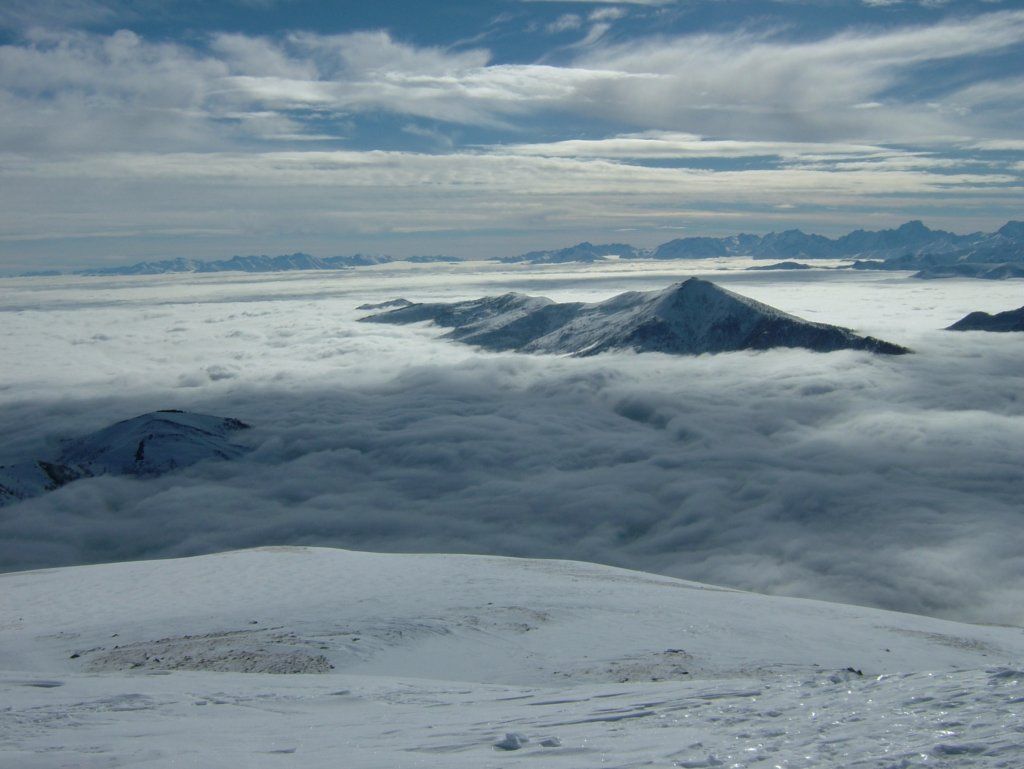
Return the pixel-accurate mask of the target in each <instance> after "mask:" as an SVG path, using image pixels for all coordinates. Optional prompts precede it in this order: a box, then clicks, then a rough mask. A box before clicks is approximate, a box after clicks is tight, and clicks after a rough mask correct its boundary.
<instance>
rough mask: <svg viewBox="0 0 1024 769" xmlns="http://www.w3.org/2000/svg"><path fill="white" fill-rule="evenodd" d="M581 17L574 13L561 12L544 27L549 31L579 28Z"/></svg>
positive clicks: (555, 31) (581, 22) (556, 31)
mask: <svg viewBox="0 0 1024 769" xmlns="http://www.w3.org/2000/svg"><path fill="white" fill-rule="evenodd" d="M581 24H583V19H582V18H580V16H579V14H576V13H563V14H562V15H561V16H559V17H558V18H557V19H555V20H554V21H553V22H551V23H550V24H548V25H546V26H545V27H544V29H545V31H547V32H550V33H553V34H554V33H558V32H565V31H567V30H570V29H579V28H580V25H581Z"/></svg>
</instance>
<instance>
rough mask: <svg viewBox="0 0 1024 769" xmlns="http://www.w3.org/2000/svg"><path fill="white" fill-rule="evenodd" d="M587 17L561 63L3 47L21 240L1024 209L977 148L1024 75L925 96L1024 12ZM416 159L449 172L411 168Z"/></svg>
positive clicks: (2, 88) (1003, 136) (36, 38)
mask: <svg viewBox="0 0 1024 769" xmlns="http://www.w3.org/2000/svg"><path fill="white" fill-rule="evenodd" d="M618 7H619V6H601V7H599V8H596V9H588V10H592V11H596V12H598V13H600V12H609V13H610V12H612V11H613V10H615V9H616V8H618ZM577 15H578V16H579V17H580V19H581V29H582V28H584V26H585V28H586V29H587V32H586V35H585V37H584V38H583V40H581V41H579V42H577V43H576V44H574V45H573V46H569V47H566V48H563V49H561V55H562V56H563V58H564V59H565V60H564V61H562V62H561V63H559V64H536V63H516V62H509V61H505V60H502V61H495V60H494V59H493V57H492V54H491V52H490V51H488V50H485V49H482V48H472V49H468V50H462V49H460V50H452V49H451V48H442V47H432V46H420V45H415V44H412V43H409V42H406V41H402V40H399V39H397V38H396V37H395V36H393V35H391V34H389V33H387V32H385V31H380V30H377V31H361V32H354V33H349V34H341V35H318V34H313V33H308V32H303V33H293V34H286V35H280V36H275V37H267V36H253V35H242V34H215V35H213V36H211V37H210V38H208V39H207V40H205V41H199V42H195V43H194V44H191V45H186V44H184V43H173V42H157V41H153V40H149V39H146V38H144V37H141V36H139V35H137V34H135V33H133V32H130V31H127V30H122V31H120V32H117V33H114V34H111V35H98V34H87V33H81V32H67V31H48V32H43V31H38V30H36V31H32V32H27V33H25V34H24V36H23V37H21V38H18V39H17V40H15V41H14V42H12V43H10V44H8V45H3V46H0V146H2V147H3V148H4V153H3V155H2V157H0V174H3V180H4V184H3V185H2V191H0V202H2V203H3V207H2V209H0V210H3V214H2V215H0V241H2V242H4V243H26V242H28V241H30V240H32V239H35V240H36V241H37V242H38V243H43V242H44V241H45V240H46V239H47V238H49V239H52V240H54V241H58V240H65V239H68V238H77V239H79V240H83V241H90V243H91V244H92V245H90V246H89V248H88V249H81V248H79V247H78V245H76V247H75V249H74V250H73V251H68V252H65V251H63V249H62V250H57V249H56V248H53V247H51V248H50V251H49V252H48V254H49V256H50V257H51V258H53V259H54V260H59V261H65V262H66V261H68V260H69V259H72V258H76V257H77V258H80V259H82V260H84V259H86V257H89V255H90V254H92V255H96V254H103V256H104V258H110V259H114V258H116V257H117V253H116V252H113V253H108V251H107V248H108V247H107V246H106V245H103V243H102V242H100V241H101V240H104V239H108V238H120V239H124V240H125V242H126V243H127V239H130V238H137V239H138V240H137V241H136V242H139V243H142V242H144V241H145V240H146V239H147V238H149V239H150V240H149V241H148V242H146V247H147V250H148V251H149V252H152V251H153V250H154V249H155V248H156V246H155V245H154V243H155V241H154V240H153V238H156V237H158V236H170V235H172V234H175V233H177V234H181V235H185V234H190V235H191V236H193V237H194V242H195V244H198V245H199V246H201V247H202V248H203V249H205V251H204V252H203V254H199V255H209V256H223V255H224V253H223V249H232V250H233V249H236V248H242V247H243V246H242V245H239V243H240V242H241V241H245V242H254V241H256V240H257V239H263V240H265V239H266V238H267V237H270V236H275V237H277V238H279V239H280V240H281V241H284V240H287V239H288V237H289V236H290V235H297V236H299V237H301V238H302V239H303V240H305V236H306V235H310V236H311V237H313V238H315V240H316V242H317V243H327V242H330V241H338V240H349V241H350V240H352V239H353V238H359V237H360V236H361V235H362V234H365V233H368V232H369V233H382V232H398V231H404V232H442V231H448V232H454V233H468V232H471V231H476V232H482V231H485V230H490V231H492V232H493V231H497V230H500V229H504V230H507V231H510V230H516V231H519V232H538V231H551V230H554V229H557V228H562V229H563V231H566V232H568V231H570V230H571V231H573V232H574V233H578V234H580V235H581V236H582V237H590V236H591V233H590V232H589V231H588V230H590V229H591V228H600V227H606V223H613V224H612V226H613V228H617V227H621V226H627V227H630V226H632V227H636V226H644V227H652V228H653V227H663V226H670V227H671V226H682V225H684V224H688V223H691V222H692V221H693V220H692V219H691V218H689V217H690V215H691V214H692V213H693V211H695V210H697V211H703V212H704V213H702V214H701V217H702V220H703V221H704V222H707V221H709V220H710V218H713V217H730V216H735V215H739V214H741V213H743V212H748V213H749V212H750V211H751V210H752V209H753V210H755V211H757V212H760V214H761V217H762V218H761V219H760V221H761V222H762V223H767V222H774V221H777V219H774V218H771V217H774V216H776V215H777V213H778V212H779V211H781V210H784V209H780V208H778V206H780V205H789V206H800V207H803V209H804V210H805V213H806V212H809V211H810V212H820V211H822V210H823V208H822V207H825V206H832V207H837V208H839V209H841V211H840V214H841V218H842V221H841V222H840V221H836V222H835V224H834V226H841V225H842V224H845V223H849V224H851V225H854V224H861V223H863V216H864V215H865V214H866V213H873V212H875V211H884V210H890V211H894V212H906V214H905V216H906V218H920V217H923V216H928V214H929V212H930V211H936V212H939V213H941V215H943V216H945V217H947V219H946V220H945V222H944V224H946V226H955V224H954V222H955V221H956V219H960V220H962V221H964V222H969V224H968V223H965V224H964V225H963V226H965V227H969V228H977V227H979V226H989V225H990V224H992V222H993V221H994V219H996V218H1003V219H1005V218H1009V217H1010V216H1012V213H1010V212H1011V211H1012V210H1015V209H1016V208H1018V207H1019V206H1018V204H1017V201H1016V200H1015V199H1014V197H1015V195H1019V187H1017V188H1015V187H1014V185H1019V173H1018V171H1017V170H1016V167H1015V165H1014V162H1015V161H1016V160H1017V159H1016V158H1009V159H1007V158H998V157H995V158H994V157H992V156H987V157H984V158H981V157H978V156H977V155H974V156H971V155H969V153H971V152H974V153H979V152H984V151H985V150H981V149H976V150H971V149H970V148H971V146H972V145H977V146H980V145H979V142H1000V141H1001V142H1006V141H1013V140H1014V137H1015V135H1016V134H1015V133H1014V131H1016V130H1017V126H1019V124H1020V117H1021V109H1022V106H1021V104H1022V103H1021V100H1020V98H1019V93H1020V92H1021V88H1020V83H1019V78H1017V77H1006V76H1000V77H989V78H987V79H986V78H983V77H981V75H977V76H976V77H975V78H974V79H971V78H969V77H968V78H967V80H966V82H963V83H960V84H959V85H957V86H955V87H954V86H952V85H950V87H949V89H948V91H947V92H938V93H936V92H934V90H935V89H932V91H933V92H930V93H929V94H928V98H927V100H924V97H922V96H919V95H917V91H916V90H915V89H914V87H912V86H913V84H915V83H917V82H918V81H919V78H920V77H921V73H922V72H927V71H929V68H932V67H936V66H938V65H940V64H942V63H943V62H948V61H951V60H959V59H957V58H956V57H960V58H961V59H964V60H965V61H974V59H971V57H976V58H978V57H983V56H987V55H988V54H989V53H991V52H993V51H996V52H1001V53H1006V52H1008V51H1010V50H1012V49H1013V47H1014V46H1018V47H1019V45H1020V42H1021V40H1022V39H1024V14H1022V13H1021V12H1018V11H1005V12H995V13H989V14H983V15H979V16H975V17H973V18H949V19H946V20H944V21H940V22H937V23H935V24H931V25H926V26H915V27H903V28H896V29H889V30H882V29H875V28H864V29H859V30H855V31H848V32H845V33H841V34H834V35H832V36H830V37H825V38H820V39H810V40H808V39H801V40H792V39H788V38H787V37H786V36H785V34H784V33H783V32H782V31H779V30H767V31H765V30H762V31H759V32H757V33H754V32H752V31H749V30H746V31H738V32H731V33H715V34H711V33H707V34H689V35H682V36H672V37H653V38H644V39H642V40H632V41H629V42H617V43H609V42H607V40H606V37H607V36H606V35H605V32H606V31H607V25H608V24H609V23H611V22H610V21H601V22H587V23H586V24H585V25H584V24H583V21H582V19H583V16H584V14H577ZM965 71H967V72H968V73H969V72H970V71H973V70H972V69H971V68H970V67H965ZM940 82H941V79H940ZM901 89H902V90H901ZM903 91H906V93H905V94H904V95H902V96H901V95H900V94H901V93H903ZM409 126H420V128H423V127H424V126H426V127H427V129H428V130H430V131H438V132H439V133H438V137H439V138H440V140H439V141H436V142H432V143H431V144H429V145H425V144H424V143H423V142H422V138H424V137H422V136H420V137H419V138H416V137H417V136H418V134H416V133H415V131H416V130H418V129H413V131H410V130H405V129H406V128H407V127H409ZM403 127H405V128H403ZM420 134H422V131H420ZM467 136H471V137H473V141H474V142H475V143H474V144H473V145H471V146H470V145H467V144H466V141H467V139H466V138H464V137H467ZM381 137H384V138H383V139H381ZM444 137H447V139H445V138H444ZM536 137H543V140H540V141H538V140H536ZM579 137H587V138H579ZM375 142H376V143H377V144H376V145H375V144H374V143H375ZM383 142H387V144H386V145H385V144H383ZM367 144H370V145H371V146H369V147H368V146H367ZM412 147H415V148H417V149H421V150H422V149H424V148H425V147H426V149H428V150H429V151H430V153H432V154H425V153H424V152H411V151H400V150H401V149H403V148H404V149H406V150H408V149H409V148H412ZM357 148H358V149H357ZM872 148H878V152H874V150H873V149H872ZM730 159H731V160H733V161H741V160H742V161H743V162H742V163H740V162H733V163H732V164H731V165H730V164H729V163H726V162H722V161H727V160H730ZM661 161H667V162H661ZM673 161H680V162H679V163H676V165H689V166H691V167H689V168H679V167H675V168H673V167H665V166H671V165H673ZM682 161H687V162H686V163H684V162H682ZM658 166H661V167H658ZM692 166H698V167H692ZM101 180H102V182H101ZM15 183H16V184H17V185H18V187H17V190H15ZM100 184H103V185H105V186H104V187H103V188H102V190H101V191H99V192H97V190H98V187H97V185H100ZM275 187H276V189H275ZM325 189H329V190H330V191H331V195H332V197H331V198H330V199H326V198H324V196H323V192H324V190H325ZM282 196H283V197H282ZM227 198H230V199H231V200H232V201H233V204H232V206H231V207H229V208H227V209H225V208H224V206H223V205H222V201H223V200H225V199H227ZM33 200H34V201H39V200H45V201H47V204H46V206H42V207H41V206H39V205H37V204H31V205H30V203H31V201H33ZM712 206H714V207H715V210H714V211H710V208H711V207H712ZM770 212H774V213H770ZM840 214H836V216H840ZM389 217H390V219H389ZM982 217H988V219H987V220H986V221H985V223H984V224H982V222H981V221H980V219H981V218H982ZM682 219H686V221H681V220H682ZM791 221H792V220H791ZM803 221H807V220H806V219H804V220H803ZM746 226H754V225H752V224H748V225H746ZM765 226H770V225H765ZM274 227H277V229H274ZM202 233H208V237H205V236H202V235H201V234H202ZM215 233H217V234H215ZM232 237H235V238H238V240H235V241H233V242H231V243H230V244H229V243H228V240H229V239H230V238H232ZM363 242H364V243H365V241H363ZM191 245H192V244H190V247H191ZM252 247H254V248H261V249H262V248H264V247H263V246H259V245H257V246H252ZM296 247H297V245H296V244H282V248H284V249H286V250H294V248H296ZM362 247H365V246H362ZM42 248H43V247H42V246H39V247H38V249H37V250H36V251H32V250H31V249H29V248H27V247H24V248H23V247H18V248H16V249H6V254H7V255H6V256H5V259H6V260H7V261H8V263H9V264H10V263H12V262H14V261H15V260H17V261H18V263H19V264H21V263H24V262H26V261H27V260H29V259H30V258H31V256H30V255H31V254H32V253H38V252H39V250H40V249H42ZM120 248H123V249H125V250H127V249H128V248H129V246H128V245H125V246H123V247H120ZM160 248H168V246H167V245H166V244H165V245H163V246H160ZM488 250H489V252H490V253H494V251H493V246H488ZM69 254H70V255H69ZM173 255H174V256H177V255H179V254H173ZM132 256H135V255H134V254H132ZM89 258H90V261H93V260H94V259H93V257H89ZM13 268H14V269H17V266H14V267H13Z"/></svg>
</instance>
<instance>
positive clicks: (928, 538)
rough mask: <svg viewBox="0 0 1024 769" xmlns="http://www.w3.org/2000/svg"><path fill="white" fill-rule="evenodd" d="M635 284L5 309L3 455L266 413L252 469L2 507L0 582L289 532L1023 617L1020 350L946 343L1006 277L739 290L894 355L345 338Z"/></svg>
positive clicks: (258, 285)
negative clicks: (143, 416) (551, 347)
mask: <svg viewBox="0 0 1024 769" xmlns="http://www.w3.org/2000/svg"><path fill="white" fill-rule="evenodd" d="M642 269H643V268H630V270H631V271H629V272H622V271H620V272H618V273H607V272H601V269H600V268H594V269H593V270H582V271H574V272H565V273H558V272H555V271H551V272H550V273H548V274H546V275H545V276H536V275H535V274H534V275H529V276H525V275H524V276H517V275H516V273H515V272H510V273H501V274H498V273H495V274H493V275H482V274H478V273H475V274H474V273H470V272H468V271H465V270H464V269H453V271H452V273H450V274H449V275H447V276H445V277H443V278H441V277H431V276H430V275H428V274H426V273H422V272H417V271H415V270H411V269H406V270H404V271H403V270H380V271H377V273H376V274H374V275H372V276H371V275H364V276H362V277H359V276H344V277H328V278H324V277H322V276H317V277H316V278H311V277H309V276H293V277H290V278H280V277H276V278H274V279H272V280H268V279H252V278H238V277H235V278H211V279H205V278H196V279H194V280H187V281H184V282H179V281H178V280H170V279H166V278H164V279H144V280H128V281H97V282H95V283H93V282H90V285H89V287H88V288H87V289H85V290H83V289H81V288H77V287H74V286H72V285H70V284H68V283H65V282H62V281H60V280H56V281H51V282H47V281H26V282H24V283H23V285H24V289H23V290H19V291H17V292H11V294H9V299H8V303H9V306H8V307H7V310H6V311H5V317H6V318H9V319H10V320H11V321H12V326H11V328H12V330H13V331H14V332H15V333H14V337H15V338H17V339H19V340H20V341H17V342H10V343H8V346H9V347H10V351H9V354H12V355H21V356H23V357H22V359H23V360H25V361H26V363H25V365H24V366H23V368H22V370H21V371H20V372H18V373H17V374H16V375H15V376H14V377H13V378H12V380H11V382H10V384H9V387H8V389H7V390H6V391H5V392H4V393H3V402H2V405H0V429H3V430H4V433H5V435H7V436H10V439H9V440H8V441H7V442H6V444H5V452H8V455H7V456H5V457H4V458H3V460H0V461H8V460H9V459H13V458H14V456H13V455H18V456H25V454H29V455H33V452H34V453H35V454H42V453H44V451H43V449H44V448H45V447H46V446H47V445H48V444H52V442H53V441H55V440H56V438H57V437H58V436H60V435H68V434H69V433H71V434H74V433H79V432H87V431H89V430H92V429H95V428H96V427H100V426H102V425H105V424H107V423H109V422H111V421H114V420H115V419H118V418H123V417H125V416H131V415H133V414H135V413H142V412H144V411H146V410H149V409H152V408H157V407H160V408H169V407H178V408H193V409H196V410H202V411H205V412H207V413H213V414H221V415H225V416H234V417H238V418H241V419H243V420H245V421H247V422H250V423H252V424H253V425H254V429H253V430H252V431H251V433H248V434H247V435H246V436H245V440H247V441H249V442H250V446H251V447H252V449H253V451H252V453H251V454H250V455H248V458H247V459H245V460H240V461H237V462H233V463H211V464H206V465H199V466H195V467H193V468H190V469H188V470H185V471H183V472H181V473H179V474H176V475H169V476H165V477H163V478H160V479H156V480H149V481H138V480H129V479H124V478H96V479H90V480H87V481H83V482H78V483H75V484H72V485H70V486H68V487H65V488H64V489H61V490H58V491H56V492H54V493H51V494H49V495H47V496H45V497H41V498H38V499H34V500H29V501H26V502H24V503H21V504H18V505H15V506H12V507H9V508H6V509H5V510H4V511H3V515H2V517H0V543H2V544H0V564H2V566H3V568H4V569H15V568H29V567H37V566H50V565H57V564H67V563H81V562H90V561H97V560H116V559H124V558H139V557H160V556H174V555H184V554H190V553H200V552H211V551H217V550H222V549H226V548H234V547H246V546H252V545H263V544H271V543H273V544H281V543H293V544H324V545H336V546H342V547H350V548H363V549H378V550H390V551H420V552H422V551H460V552H478V553H500V554H506V555H523V556H541V557H558V558H581V559H587V560H594V561H600V562H604V563H611V564H616V565H621V566H630V567H634V568H642V569H650V570H655V571H659V572H663V573H666V574H672V575H675V576H680V577H686V578H689V579H698V580H704V581H709V582H715V583H721V584H728V585H733V586H738V587H744V588H750V589H755V590H761V591H767V592H777V593H786V594H790V595H803V596H813V597H819V598H827V599H833V600H842V601H850V602H856V603H866V604H872V605H877V606H883V607H887V608H894V609H901V610H909V611H917V612H924V613H929V614H936V615H941V616H946V617H952V618H958V619H968V620H982V621H993V622H1010V623H1019V622H1021V621H1022V618H1024V602H1022V600H1021V598H1020V596H1021V595H1022V592H1021V588H1022V587H1024V585H1022V584H1021V576H1020V575H1021V574H1024V569H1022V566H1024V563H1022V556H1021V555H1020V554H1021V553H1022V552H1024V548H1022V545H1024V534H1022V533H1021V529H1020V526H1019V517H1020V501H1019V490H1020V472H1019V467H1018V464H1019V463H1018V459H1017V453H1018V452H1017V450H1016V447H1018V446H1019V445H1020V444H1021V440H1022V439H1024V409H1022V407H1021V404H1020V401H1019V397H1018V394H1019V392H1020V388H1021V384H1022V379H1024V364H1022V363H1021V359H1020V356H1019V351H1018V350H1017V347H1016V342H1015V340H1012V339H1008V336H1009V335H984V334H980V333H965V334H949V333H945V332H941V331H937V330H935V329H938V328H940V327H942V326H944V325H948V323H949V322H950V321H951V320H953V319H955V318H957V317H960V316H962V315H963V314H964V309H965V308H970V309H975V308H979V309H993V310H994V309H1005V307H1003V306H1002V305H1003V304H1006V305H1007V306H1008V305H1009V304H1011V303H1012V301H1013V297H1012V291H1011V289H1010V288H1007V287H1003V286H998V287H986V288H991V289H992V290H991V291H989V292H985V291H982V289H979V288H977V287H975V286H971V285H966V286H960V288H956V287H955V286H954V284H953V283H947V284H945V286H944V287H934V286H922V285H921V284H920V282H911V281H900V280H894V279H892V278H890V277H885V276H883V277H878V276H849V277H844V278H842V279H839V280H840V282H839V283H838V284H835V285H831V286H830V287H829V289H828V291H827V292H826V291H823V290H822V285H821V283H820V281H821V280H822V277H821V276H822V274H823V273H820V272H818V273H816V274H815V275H812V276H805V275H801V276H787V277H786V278H785V279H784V281H783V282H781V283H780V282H776V280H777V279H776V278H771V277H770V276H769V277H761V276H752V274H750V273H746V274H745V275H740V274H739V273H737V274H733V275H731V276H730V275H729V274H728V273H723V274H722V275H720V276H719V279H720V280H725V281H726V285H728V286H729V287H730V288H733V289H734V290H738V291H741V292H746V293H748V294H750V295H752V296H755V297H756V298H758V299H760V300H763V301H768V302H770V303H773V304H775V305H776V306H779V307H780V308H781V309H784V310H787V311H792V312H795V313H797V314H800V315H803V316H804V317H807V318H809V319H812V320H830V321H833V322H839V323H843V324H846V325H852V326H855V327H857V329H858V330H859V331H861V332H864V333H872V334H887V335H888V336H889V337H892V338H894V339H895V341H898V342H901V343H905V344H909V345H910V346H912V347H913V348H914V349H915V350H916V351H917V354H915V355H912V356H905V357H904V358H901V359H899V360H894V359H883V358H879V357H876V356H870V355H866V354H859V353H833V354H828V355H816V354H813V353H805V352H801V351H795V350H791V351H773V352H770V353H763V354H727V355H719V356H710V357H709V356H702V357H697V358H670V357H667V356H659V355H643V356H636V355H605V356H600V357H598V358H595V359H591V360H567V359H561V358H555V357H540V356H538V357H532V356H520V355H515V354H509V355H495V354H482V353H477V352H474V351H472V350H466V349H464V348H461V347H460V346H458V345H452V344H450V343H446V342H444V341H442V340H439V339H438V338H437V337H438V335H439V332H438V331H437V330H434V329H430V328H406V327H381V328H377V327H371V328H366V324H356V323H355V322H354V318H356V317H358V316H359V315H360V313H358V312H356V311H355V309H354V308H355V306H356V305H357V304H360V303H362V302H363V301H368V300H375V299H378V298H386V297H388V296H394V295H396V294H405V295H407V296H408V295H410V294H411V295H413V298H422V299H431V298H440V297H444V298H453V297H455V296H463V297H465V296H474V295H479V293H481V289H483V292H487V290H488V289H490V290H491V292H492V293H497V292H498V291H499V290H505V289H507V288H516V289H520V290H525V289H529V290H533V291H535V292H536V291H540V292H542V293H547V294H549V295H552V296H554V297H556V298H560V299H569V298H587V299H589V298H593V297H595V296H598V295H603V296H607V295H610V294H611V293H615V292H616V291H617V290H621V288H622V287H629V286H633V287H638V288H639V287H650V286H652V284H653V285H660V284H662V283H663V282H666V281H665V275H664V274H663V272H655V273H645V272H643V271H642ZM652 269H655V270H660V271H664V270H665V268H664V266H657V267H655V268H652ZM702 269H708V267H707V266H706V265H703V266H702ZM632 270H640V271H637V272H634V271H632ZM587 276H589V277H590V279H591V280H590V281H586V280H585V278H586V277H587ZM831 277H832V280H837V279H836V278H835V277H834V274H833V275H832V276H831ZM535 283H541V284H544V283H546V286H544V285H541V286H538V285H531V284H535ZM610 285H615V286H616V289H615V290H609V286H610ZM956 285H960V284H956ZM1000 292H1004V293H1005V294H1006V296H1002V294H1000ZM11 295H13V297H14V299H16V300H20V304H19V303H18V302H11V299H10V296H11ZM86 297H88V298H89V300H90V303H89V304H86V305H83V299H84V298H86ZM184 297H190V298H192V297H195V298H196V299H198V300H199V301H198V302H195V303H187V304H186V303H183V302H182V299H183V298H184ZM994 305H1000V306H998V307H996V306H994ZM886 308H888V309H886ZM44 328H45V329H58V331H56V332H53V331H50V332H47V334H46V335H45V336H44V335H41V333H40V331H39V330H40V329H44ZM31 329H36V331H35V332H31V331H30V330H31ZM993 337H998V338H993ZM159 339H166V340H167V341H166V343H164V344H158V343H157V340H159ZM33 351H34V352H33ZM86 359H88V360H92V361H94V365H93V366H92V368H91V369H89V368H87V367H85V366H83V365H82V364H81V361H83V360H86Z"/></svg>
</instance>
